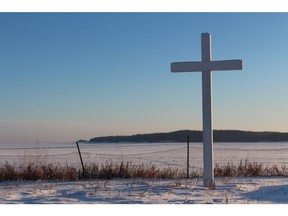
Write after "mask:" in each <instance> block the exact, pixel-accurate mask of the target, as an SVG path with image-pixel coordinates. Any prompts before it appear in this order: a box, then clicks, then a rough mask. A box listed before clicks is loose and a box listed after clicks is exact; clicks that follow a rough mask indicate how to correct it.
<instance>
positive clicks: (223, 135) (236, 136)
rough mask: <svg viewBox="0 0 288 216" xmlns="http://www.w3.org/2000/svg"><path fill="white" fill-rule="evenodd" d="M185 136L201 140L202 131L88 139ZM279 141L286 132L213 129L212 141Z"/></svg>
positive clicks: (173, 139)
mask: <svg viewBox="0 0 288 216" xmlns="http://www.w3.org/2000/svg"><path fill="white" fill-rule="evenodd" d="M187 136H189V137H190V142H202V131H197V130H180V131H174V132H168V133H151V134H136V135H131V136H105V137H95V138H92V139H90V140H89V142H93V143H99V142H101V143H103V142H104V143H105V142H106V143H117V142H133V143H139V142H150V143H155V142H186V141H187ZM261 141H264V142H279V141H288V133H280V132H267V131H264V132H253V131H240V130H214V142H261Z"/></svg>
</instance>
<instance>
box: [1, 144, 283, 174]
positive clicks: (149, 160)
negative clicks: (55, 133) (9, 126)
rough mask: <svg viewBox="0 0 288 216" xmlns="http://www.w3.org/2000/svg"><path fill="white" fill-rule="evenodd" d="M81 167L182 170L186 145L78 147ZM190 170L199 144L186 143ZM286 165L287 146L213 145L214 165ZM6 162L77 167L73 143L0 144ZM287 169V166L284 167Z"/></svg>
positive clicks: (197, 166)
mask: <svg viewBox="0 0 288 216" xmlns="http://www.w3.org/2000/svg"><path fill="white" fill-rule="evenodd" d="M80 149H81V152H82V158H83V161H84V163H91V162H96V163H105V162H106V161H113V162H116V163H117V162H120V161H130V162H132V163H133V164H143V163H144V164H155V165H157V167H167V166H169V167H172V168H175V167H176V168H180V169H186V161H187V146H186V143H137V144H135V143H134V144H133V143H109V144H84V143H81V144H80ZM189 158H190V170H191V171H199V170H200V171H201V170H202V167H203V144H202V143H190V157H189ZM246 159H248V160H249V161H250V162H260V163H263V164H264V165H265V166H266V165H269V166H271V165H277V166H278V167H279V168H281V167H284V166H285V167H286V166H287V165H288V142H275V143H264V142H259V143H214V161H215V163H217V164H220V165H223V164H227V163H231V162H232V163H234V164H238V163H239V161H240V160H246ZM6 161H8V162H9V163H11V164H19V163H23V162H27V161H28V162H29V161H33V162H35V161H38V162H41V161H44V162H60V163H67V164H70V165H74V166H77V165H80V160H79V155H78V151H77V147H76V144H75V143H66V144H65V143H62V144H59V143H54V144H53V143H21V144H18V143H0V165H1V164H3V163H5V162H6ZM287 167H288V166H287Z"/></svg>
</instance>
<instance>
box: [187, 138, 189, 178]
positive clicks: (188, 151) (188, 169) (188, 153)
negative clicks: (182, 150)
mask: <svg viewBox="0 0 288 216" xmlns="http://www.w3.org/2000/svg"><path fill="white" fill-rule="evenodd" d="M187 179H189V136H188V137H187Z"/></svg>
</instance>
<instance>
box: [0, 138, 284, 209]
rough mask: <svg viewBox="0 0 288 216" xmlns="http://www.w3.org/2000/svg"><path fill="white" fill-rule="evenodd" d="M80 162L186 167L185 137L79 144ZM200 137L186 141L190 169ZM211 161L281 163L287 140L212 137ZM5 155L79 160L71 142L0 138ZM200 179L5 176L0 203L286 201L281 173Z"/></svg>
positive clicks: (197, 163) (197, 165)
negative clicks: (209, 183) (210, 185)
mask: <svg viewBox="0 0 288 216" xmlns="http://www.w3.org/2000/svg"><path fill="white" fill-rule="evenodd" d="M80 149H81V152H82V157H83V160H84V163H90V162H96V163H104V162H105V161H107V160H112V161H114V162H118V161H131V162H132V163H133V164H142V163H148V164H155V165H157V166H158V167H161V166H162V167H167V166H170V167H177V168H183V169H185V168H186V161H187V159H186V144H185V143H156V144H149V143H143V144H128V143H126V144H125V143H121V144H119V143H117V144H116V143H114V144H113V143H112V144H80ZM202 151H203V149H202V144H201V143H191V144H190V168H191V169H190V170H191V171H193V169H194V170H201V169H202V163H203V158H202V155H203V152H202ZM214 154H215V163H218V164H227V163H228V162H233V163H234V164H237V163H239V161H240V160H245V159H248V160H249V161H256V162H261V163H263V164H264V165H274V164H276V165H278V166H279V168H281V167H284V166H286V165H287V163H288V143H287V142H280V143H215V144H214ZM6 161H8V162H9V163H11V164H16V165H17V164H20V163H25V162H27V161H28V162H29V161H36V162H37V161H38V162H39V161H40V162H42V161H44V162H60V163H68V164H72V165H75V166H76V165H80V160H79V156H78V152H77V147H76V145H75V143H70V144H69V143H67V144H57V143H55V144H51V143H49V144H47V143H46V144H45V143H26V144H23V143H22V144H11V143H8V144H3V143H0V165H1V164H4V163H5V162H6ZM202 184H203V183H202V179H201V178H195V179H189V180H186V179H173V180H160V179H113V180H109V181H106V180H91V181H8V182H1V183H0V203H1V204H8V203H23V204H28V203H29V204H30V203H43V204H45V203H55V204H60V203H65V204H80V203H81V204H82V203H97V204H151V203H153V204H158V203H159V204H160V203H165V204H172V203H173V204H178V203H179V204H180V203H181V204H182V203H183V204H206V203H213V204H226V203H228V204H252V203H253V204H254V203H259V204H266V203H287V204H288V178H287V177H248V178H244V177H237V178H216V189H215V190H208V189H207V188H205V187H203V186H202Z"/></svg>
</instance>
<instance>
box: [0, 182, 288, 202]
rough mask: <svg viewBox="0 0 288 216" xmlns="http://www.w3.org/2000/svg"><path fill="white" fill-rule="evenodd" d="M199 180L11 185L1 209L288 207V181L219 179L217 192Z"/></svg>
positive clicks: (1, 196) (0, 196)
mask: <svg viewBox="0 0 288 216" xmlns="http://www.w3.org/2000/svg"><path fill="white" fill-rule="evenodd" d="M202 184H203V182H202V179H201V178H195V179H188V180H187V179H173V180H171V179H169V180H163V179H112V180H90V181H7V182H1V183H0V203H1V204H11V203H14V204H48V203H50V204H51V203H52V204H88V203H93V204H273V203H274V204H280V203H283V204H284V203H286V204H287V203H288V178H287V177H247V178H244V177H235V178H216V188H215V189H213V190H211V189H207V188H205V187H203V186H202Z"/></svg>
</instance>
